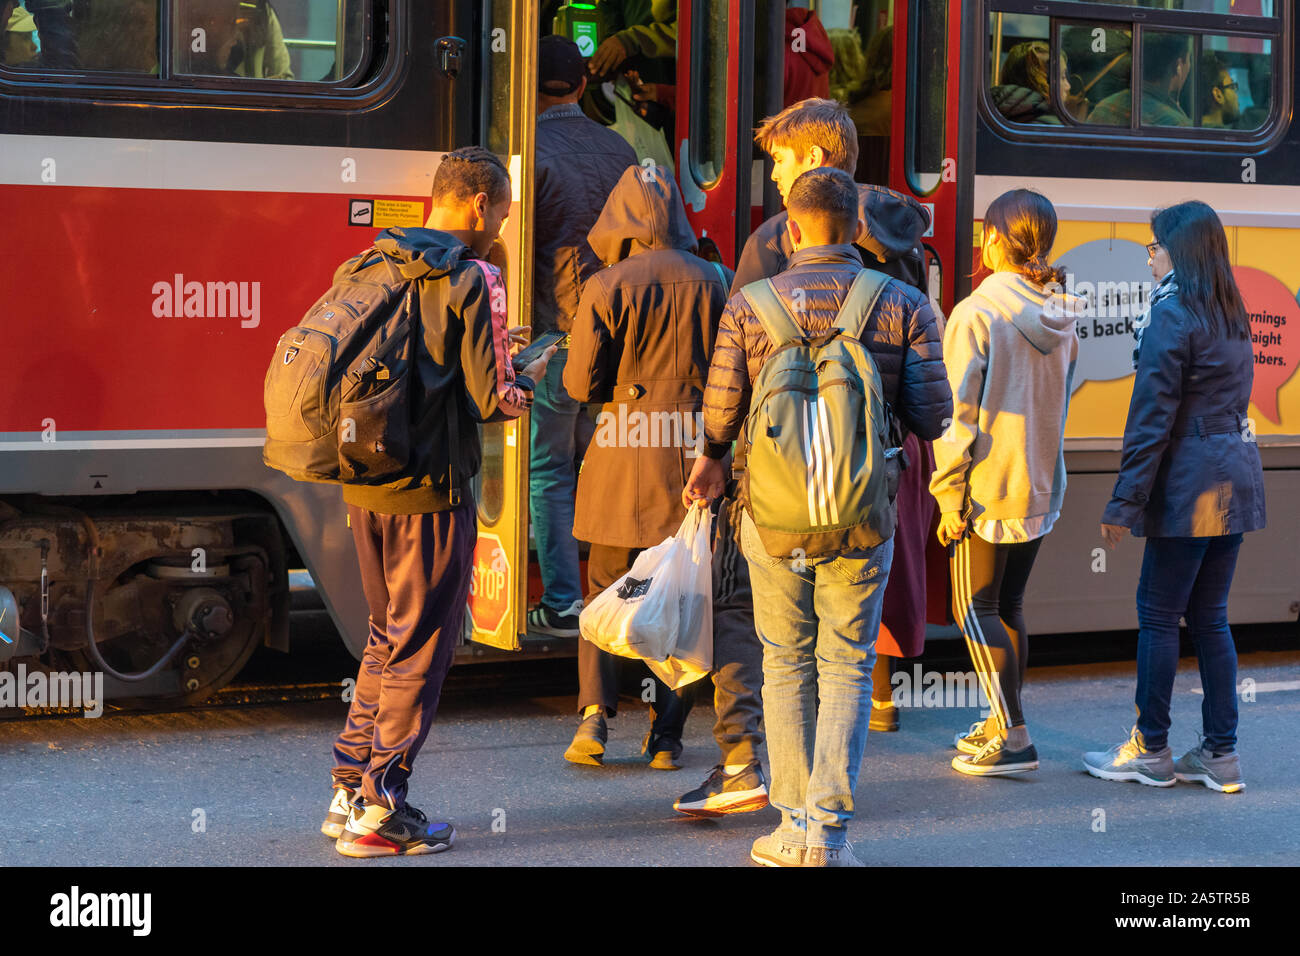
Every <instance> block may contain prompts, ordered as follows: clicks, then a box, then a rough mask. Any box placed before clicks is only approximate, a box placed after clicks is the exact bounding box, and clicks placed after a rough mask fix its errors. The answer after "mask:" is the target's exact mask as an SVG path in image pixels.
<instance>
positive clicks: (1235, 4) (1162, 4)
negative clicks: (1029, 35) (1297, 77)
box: [1057, 0, 1276, 17]
mask: <svg viewBox="0 0 1300 956" xmlns="http://www.w3.org/2000/svg"><path fill="white" fill-rule="evenodd" d="M1057 2H1058V3H1070V2H1079V0H1057ZM1085 2H1091V3H1109V4H1114V5H1115V6H1121V7H1148V8H1151V9H1154V10H1181V11H1183V12H1186V13H1230V14H1233V15H1234V16H1239V17H1250V16H1254V17H1271V16H1275V15H1276V14H1275V13H1274V12H1273V7H1274V3H1275V0H1085Z"/></svg>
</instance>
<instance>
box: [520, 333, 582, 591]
mask: <svg viewBox="0 0 1300 956" xmlns="http://www.w3.org/2000/svg"><path fill="white" fill-rule="evenodd" d="M568 358H569V351H568V349H560V350H559V351H557V352H556V353H555V354H554V355H553V356H551V361H550V363H549V364H548V365H547V366H546V374H545V375H544V376H543V377H542V380H541V381H540V382H538V383H537V389H536V391H534V392H533V408H532V413H531V418H532V440H531V443H530V445H529V455H528V510H529V513H530V515H531V516H532V522H533V540H534V541H535V542H536V544H537V562H538V564H540V565H541V570H542V603H543V604H545V605H546V606H547V607H549V608H551V610H553V611H567V610H568V609H569V607H570V606H571V605H572V604H573V602H574V601H578V600H581V599H582V576H581V574H580V571H579V567H578V542H577V541H575V540H574V537H573V502H574V497H575V495H576V494H577V490H578V474H577V471H576V470H575V468H574V464H573V459H574V456H575V455H576V454H577V450H578V427H579V424H578V420H579V417H580V416H581V415H582V405H581V403H579V402H575V401H574V400H573V399H572V398H570V397H569V393H568V392H566V391H565V390H564V364H565V362H566V361H567V360H568Z"/></svg>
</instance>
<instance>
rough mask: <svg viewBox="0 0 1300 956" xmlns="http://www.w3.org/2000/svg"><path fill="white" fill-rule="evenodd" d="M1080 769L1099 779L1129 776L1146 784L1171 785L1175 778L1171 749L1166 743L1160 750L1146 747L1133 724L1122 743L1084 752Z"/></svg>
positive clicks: (1119, 778)
mask: <svg viewBox="0 0 1300 956" xmlns="http://www.w3.org/2000/svg"><path fill="white" fill-rule="evenodd" d="M1083 769H1085V770H1087V771H1088V773H1090V774H1092V775H1093V776H1094V777H1100V778H1101V779H1102V780H1132V781H1136V782H1137V783H1141V784H1145V785H1146V786H1148V787H1172V786H1173V785H1174V784H1176V783H1177V782H1178V779H1177V778H1176V777H1175V776H1174V755H1173V752H1172V751H1171V750H1170V749H1169V747H1168V746H1166V747H1165V748H1164V749H1163V750H1147V749H1145V747H1144V746H1143V744H1142V739H1141V735H1140V734H1139V733H1138V731H1137V728H1136V727H1134V728H1133V730H1132V732H1131V733H1130V734H1129V738H1128V740H1126V741H1124V742H1123V743H1122V744H1116V745H1115V746H1114V747H1111V748H1110V749H1109V750H1107V751H1105V752H1104V753H1103V752H1101V751H1092V752H1090V753H1086V754H1084V755H1083Z"/></svg>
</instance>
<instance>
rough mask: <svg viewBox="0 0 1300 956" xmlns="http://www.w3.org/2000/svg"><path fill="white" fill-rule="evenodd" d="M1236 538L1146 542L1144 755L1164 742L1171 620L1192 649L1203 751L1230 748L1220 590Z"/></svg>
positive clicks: (1232, 687) (1226, 638) (1233, 665)
mask: <svg viewBox="0 0 1300 956" xmlns="http://www.w3.org/2000/svg"><path fill="white" fill-rule="evenodd" d="M1241 537H1242V536H1241V535H1240V534H1230V535H1224V536H1223V537H1217V538H1147V544H1146V552H1145V554H1144V555H1143V557H1142V577H1141V579H1140V581H1139V583H1138V592H1137V609H1138V626H1139V631H1138V666H1137V698H1136V704H1137V713H1138V718H1137V729H1138V731H1139V732H1141V734H1142V739H1143V742H1144V744H1145V745H1146V747H1147V748H1148V749H1150V750H1161V749H1163V748H1164V747H1165V746H1166V745H1167V744H1168V742H1169V723H1170V721H1169V699H1170V697H1171V695H1172V694H1173V689H1174V675H1175V673H1176V672H1177V670H1178V619H1179V618H1180V617H1184V618H1186V619H1187V632H1188V634H1189V635H1190V636H1191V638H1192V640H1193V641H1194V642H1195V644H1196V657H1197V660H1198V662H1199V663H1200V668H1201V688H1202V689H1203V690H1204V691H1205V702H1204V703H1203V704H1201V719H1202V722H1203V732H1204V734H1205V743H1206V745H1208V746H1209V747H1212V748H1213V749H1214V751H1215V753H1227V752H1229V751H1231V750H1233V749H1234V748H1235V747H1236V745H1237V648H1236V645H1234V644H1233V642H1232V630H1231V629H1230V628H1229V627H1228V588H1229V587H1231V585H1232V573H1233V571H1234V570H1235V569H1236V566H1237V552H1238V550H1239V549H1240V548H1241Z"/></svg>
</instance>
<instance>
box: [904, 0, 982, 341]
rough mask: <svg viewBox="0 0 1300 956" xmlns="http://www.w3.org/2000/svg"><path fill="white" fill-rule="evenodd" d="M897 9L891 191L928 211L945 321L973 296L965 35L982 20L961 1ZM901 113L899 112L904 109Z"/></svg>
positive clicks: (927, 0)
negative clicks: (966, 12) (967, 11)
mask: <svg viewBox="0 0 1300 956" xmlns="http://www.w3.org/2000/svg"><path fill="white" fill-rule="evenodd" d="M893 6H894V7H895V9H894V35H893V43H894V64H893V81H894V90H895V91H904V92H903V95H901V96H899V95H897V93H896V95H895V98H894V105H895V109H894V113H893V118H892V128H891V140H892V141H891V143H890V151H889V178H888V181H887V183H886V185H888V186H889V187H890V188H891V189H896V190H897V191H899V192H901V193H903V194H904V195H908V196H912V197H913V198H915V199H916V200H918V201H919V202H922V203H924V204H925V205H926V206H927V207H928V208H929V210H930V231H929V233H928V234H927V235H926V237H925V240H924V243H925V249H926V254H927V259H928V261H929V267H930V298H931V299H932V300H934V301H935V302H937V303H938V304H939V305H940V307H941V308H942V310H943V313H944V314H945V315H947V314H948V313H949V312H951V311H952V308H953V306H954V305H955V304H956V303H957V301H958V300H960V299H961V298H963V297H964V296H966V295H968V294H969V293H970V277H971V272H972V262H971V259H972V236H971V233H970V231H969V230H970V228H971V227H970V225H969V223H971V222H972V219H973V209H972V206H971V202H972V188H973V183H974V176H975V168H974V164H975V149H974V130H975V124H974V117H975V98H974V93H975V90H976V89H977V85H976V83H975V82H962V81H963V78H965V77H966V74H967V72H968V66H969V63H968V60H969V57H966V56H963V51H964V50H971V49H973V48H972V47H971V46H969V45H964V44H963V34H964V33H967V32H969V31H970V29H971V28H972V27H973V26H974V25H975V23H976V21H975V20H974V19H973V18H971V17H970V16H969V15H968V16H966V17H963V16H962V4H961V0H909V2H906V3H902V2H899V3H895V4H893ZM899 107H901V109H900V108H899Z"/></svg>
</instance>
